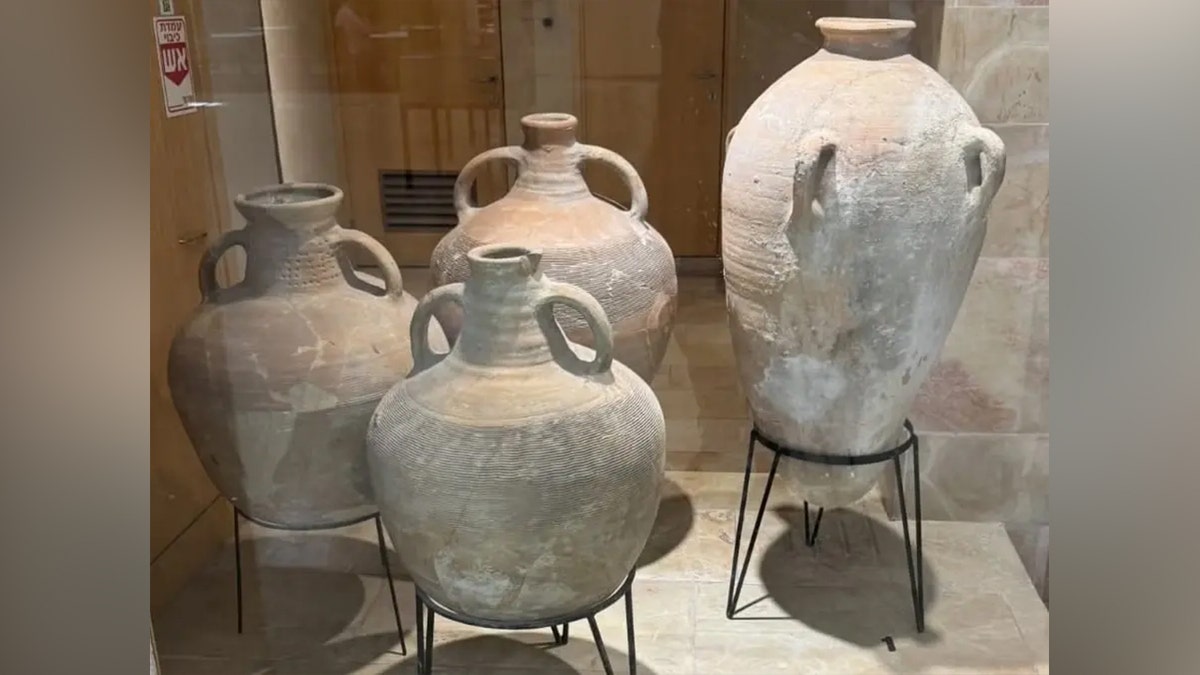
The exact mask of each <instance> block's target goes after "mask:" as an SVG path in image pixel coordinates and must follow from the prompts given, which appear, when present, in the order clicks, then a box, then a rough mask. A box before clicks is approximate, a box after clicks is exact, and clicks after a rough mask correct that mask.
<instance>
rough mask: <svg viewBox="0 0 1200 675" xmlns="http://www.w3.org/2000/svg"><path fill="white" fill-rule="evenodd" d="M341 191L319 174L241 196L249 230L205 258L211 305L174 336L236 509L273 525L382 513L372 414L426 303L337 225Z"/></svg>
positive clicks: (199, 435) (197, 423)
mask: <svg viewBox="0 0 1200 675" xmlns="http://www.w3.org/2000/svg"><path fill="white" fill-rule="evenodd" d="M341 201H342V192H341V190H339V189H337V188H336V187H333V186H329V185H310V184H289V185H279V186H275V187H271V188H267V189H264V190H260V191H257V192H254V193H252V194H247V195H241V196H239V197H237V199H236V202H235V203H236V206H237V209H238V211H239V212H240V213H241V214H242V215H243V216H244V217H245V218H246V221H247V224H246V227H245V228H243V229H239V230H233V231H231V232H228V233H226V234H225V236H223V237H222V238H221V239H220V241H218V242H216V243H215V245H213V246H212V248H210V249H209V251H208V253H207V254H206V255H205V257H204V259H203V260H202V262H201V266H200V290H201V293H202V295H203V303H202V304H201V305H200V307H199V308H198V309H197V310H196V311H195V313H194V314H193V316H192V317H191V319H190V320H189V321H188V322H187V323H186V324H185V325H184V326H183V327H182V329H181V330H180V331H179V333H178V334H177V335H176V336H175V340H174V342H173V343H172V345H171V351H170V357H169V359H170V360H169V363H168V378H169V381H170V386H171V395H172V397H173V398H174V402H175V407H176V409H177V410H178V411H179V415H180V417H181V418H182V420H183V426H184V429H185V430H186V431H187V434H188V436H189V437H190V438H191V441H192V444H193V446H194V447H195V449H196V452H197V453H198V454H199V456H200V460H201V463H202V464H203V466H204V468H205V470H206V471H207V472H208V475H209V477H210V478H211V479H212V481H213V483H214V484H215V485H216V486H217V488H218V489H219V490H220V491H221V492H222V493H223V494H224V495H225V496H226V497H228V499H229V500H230V501H231V502H232V503H233V504H234V506H236V507H237V508H239V509H240V510H241V511H242V512H243V513H245V514H246V515H247V516H249V517H250V518H253V519H255V520H257V521H259V522H262V523H266V524H269V525H276V526H281V527H291V528H311V527H325V526H331V525H336V524H339V523H345V522H348V521H353V520H356V519H358V518H362V517H365V516H369V515H371V514H373V513H375V512H376V507H375V506H374V500H373V496H372V494H371V489H370V479H369V478H368V476H367V463H366V450H365V439H366V433H367V423H368V421H369V420H370V417H371V413H372V412H373V411H374V410H375V406H376V405H377V404H378V403H379V399H380V398H382V397H383V395H384V393H386V392H387V390H388V389H389V388H390V387H391V386H392V385H394V384H395V383H396V382H398V381H399V380H401V379H402V378H403V377H404V376H405V375H406V374H407V373H408V371H409V370H410V369H411V368H412V355H411V354H412V353H411V350H410V347H409V324H410V321H411V319H412V314H413V311H414V310H415V309H416V305H417V302H416V300H415V299H414V298H413V297H412V296H411V295H408V294H407V293H405V292H404V290H403V286H402V284H401V279H400V271H399V269H398V268H397V267H396V263H395V261H394V260H393V259H392V257H391V255H389V254H388V252H387V250H386V249H384V247H383V245H381V244H380V243H379V242H377V241H375V240H374V239H372V238H371V237H369V236H368V235H366V234H364V233H362V232H359V231H357V230H347V229H343V228H341V227H340V226H338V224H337V223H336V222H334V213H335V212H336V211H337V209H338V205H339V204H340V203H341ZM345 245H354V246H358V247H361V248H363V249H366V251H367V252H368V253H370V254H371V255H372V256H373V257H374V258H375V259H376V260H377V261H378V263H379V266H380V268H381V270H382V274H383V281H384V284H385V288H379V287H378V286H376V285H374V284H371V283H369V282H367V281H366V279H364V278H362V277H359V276H358V275H357V274H356V273H355V271H354V270H353V269H352V268H351V266H350V264H349V262H348V261H347V258H346V256H345V255H344V254H343V252H342V250H341V249H342V247H343V246H345ZM233 246H241V247H242V248H243V249H244V250H245V252H246V272H245V277H244V279H243V280H242V281H241V282H239V283H237V284H235V285H233V286H230V287H228V288H221V287H218V285H217V281H216V264H217V261H218V259H219V258H220V257H221V255H222V254H223V253H224V252H225V251H226V250H227V249H229V248H230V247H233ZM433 332H434V338H433V339H434V340H435V341H441V342H443V343H444V337H441V335H440V333H439V331H437V329H436V327H434V328H433Z"/></svg>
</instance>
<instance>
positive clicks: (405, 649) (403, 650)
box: [375, 513, 408, 656]
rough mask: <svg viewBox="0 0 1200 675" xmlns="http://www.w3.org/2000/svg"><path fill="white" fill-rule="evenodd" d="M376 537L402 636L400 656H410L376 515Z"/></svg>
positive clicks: (380, 528)
mask: <svg viewBox="0 0 1200 675" xmlns="http://www.w3.org/2000/svg"><path fill="white" fill-rule="evenodd" d="M375 536H376V537H377V538H378V539H379V560H380V562H382V563H383V571H384V572H385V573H386V574H387V580H388V591H389V592H390V593H391V594H392V614H393V615H395V617H396V633H398V634H399V635H400V655H401V656H408V645H407V644H405V642H404V622H403V621H401V620H400V603H398V602H396V582H395V581H393V580H392V566H391V564H390V563H388V556H387V544H386V543H384V540H383V518H382V517H380V515H379V514H378V513H377V514H375Z"/></svg>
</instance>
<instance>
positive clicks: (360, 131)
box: [329, 0, 508, 266]
mask: <svg viewBox="0 0 1200 675" xmlns="http://www.w3.org/2000/svg"><path fill="white" fill-rule="evenodd" d="M329 12H330V22H331V24H332V26H333V35H334V38H333V53H334V63H335V87H336V90H337V99H338V108H339V114H340V118H341V132H342V135H343V142H342V145H343V148H344V155H345V163H346V175H347V180H346V182H347V185H346V189H347V193H349V194H351V195H352V199H353V204H352V216H351V224H352V225H353V226H355V227H357V228H358V229H361V230H363V231H365V232H367V233H368V234H371V235H372V236H374V237H376V238H378V239H380V240H381V241H383V242H384V244H385V245H386V246H387V247H388V249H389V250H390V251H391V252H392V255H393V256H395V258H396V259H397V261H398V262H399V263H400V264H401V265H422V266H423V265H427V264H428V263H429V255H430V253H431V252H432V250H433V247H434V246H435V245H436V244H437V242H438V241H439V240H440V239H441V237H442V236H443V235H444V234H445V230H441V229H429V230H409V231H395V230H387V231H385V230H384V225H383V220H382V211H381V208H380V193H379V173H380V171H385V170H418V171H445V172H450V173H456V172H457V171H458V170H459V169H461V168H462V166H463V165H464V164H466V162H467V161H468V160H470V158H471V157H473V156H474V155H476V154H478V153H480V152H482V151H484V150H486V149H488V148H491V147H495V146H497V145H503V144H504V142H505V141H504V137H505V131H504V96H503V92H504V88H503V72H502V67H501V61H500V24H499V20H500V17H499V11H498V5H497V0H406V1H405V2H388V1H386V0H331V2H330V3H329ZM507 187H508V174H507V170H506V169H505V167H504V166H503V165H499V164H497V165H494V166H492V167H490V168H489V170H488V171H486V172H484V173H483V174H482V175H481V178H480V183H479V187H478V192H479V196H480V199H481V200H483V201H490V200H492V199H495V198H496V197H498V196H499V195H501V194H503V192H504V191H505V190H506V189H507Z"/></svg>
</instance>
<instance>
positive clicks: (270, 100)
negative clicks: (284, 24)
mask: <svg viewBox="0 0 1200 675" xmlns="http://www.w3.org/2000/svg"><path fill="white" fill-rule="evenodd" d="M258 30H259V32H260V33H261V34H262V51H263V65H265V66H266V71H265V72H266V76H267V105H268V106H270V108H271V135H272V136H273V139H272V140H273V142H272V143H271V147H273V148H274V149H275V180H276V182H279V183H282V182H283V158H282V157H281V156H280V154H279V121H278V119H277V118H276V117H275V115H276V112H275V91H274V89H272V87H271V55H270V53H268V52H267V18H266V16H265V15H264V14H263V7H262V0H259V2H258Z"/></svg>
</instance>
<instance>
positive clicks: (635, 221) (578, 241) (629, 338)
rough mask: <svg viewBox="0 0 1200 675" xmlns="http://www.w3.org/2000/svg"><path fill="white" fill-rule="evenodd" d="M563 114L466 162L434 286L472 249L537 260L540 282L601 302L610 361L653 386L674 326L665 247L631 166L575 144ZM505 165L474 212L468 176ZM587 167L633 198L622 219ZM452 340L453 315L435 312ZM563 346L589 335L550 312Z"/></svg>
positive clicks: (547, 116)
mask: <svg viewBox="0 0 1200 675" xmlns="http://www.w3.org/2000/svg"><path fill="white" fill-rule="evenodd" d="M576 126H577V121H576V119H575V118H574V117H572V116H571V115H564V114H557V113H544V114H536V115H527V116H526V117H524V118H522V119H521V128H522V129H523V130H524V132H525V140H524V143H523V144H522V145H521V146H510V147H503V148H493V149H491V150H488V151H486V152H484V153H482V154H480V155H478V156H477V157H475V158H474V159H472V160H471V161H470V162H468V163H467V165H466V166H465V167H463V170H462V172H461V173H460V174H459V177H458V182H457V183H456V184H455V186H454V203H455V206H456V208H457V210H458V227H456V228H454V229H453V230H451V231H450V232H449V233H448V234H447V235H446V236H445V237H444V238H443V239H442V240H441V242H439V243H438V245H437V247H436V248H435V249H434V251H433V258H432V261H431V264H430V267H431V272H432V277H433V282H434V285H435V286H440V285H444V284H448V283H454V282H461V281H464V280H466V278H467V276H468V274H469V273H470V270H469V265H468V262H467V252H468V251H470V250H471V249H473V248H475V247H476V246H481V245H486V244H499V243H511V244H518V245H521V246H529V247H532V248H536V249H538V250H540V251H541V252H542V254H543V257H542V266H543V270H544V272H545V273H546V275H547V276H549V277H550V278H552V279H556V280H558V281H561V282H563V283H570V284H574V285H576V286H579V287H580V288H582V289H583V290H584V291H586V292H587V293H588V294H589V295H591V296H592V297H594V298H595V299H596V300H598V301H599V302H600V306H601V307H603V308H604V311H605V313H606V314H607V316H608V319H609V321H610V322H612V327H613V353H614V356H615V358H616V359H617V360H618V361H620V362H621V363H623V364H625V365H626V366H629V367H630V368H631V369H632V370H633V371H634V372H635V373H637V374H638V375H640V376H641V377H642V379H644V380H646V381H647V382H649V381H650V380H652V379H653V378H654V373H655V372H656V371H657V370H658V366H659V364H660V363H661V362H662V359H663V355H664V354H665V353H666V349H667V342H668V341H669V340H670V337H671V328H672V325H673V322H674V319H675V302H676V294H677V290H678V289H677V282H676V277H675V259H674V256H673V255H672V254H671V249H670V248H669V247H668V246H667V242H666V240H664V239H663V238H662V235H660V234H659V233H658V232H657V231H656V230H655V229H654V228H652V227H650V225H649V224H647V223H646V208H647V201H646V187H645V185H643V184H642V179H641V178H640V177H639V176H638V173H637V171H636V170H635V169H634V168H633V166H632V165H631V164H630V163H629V162H627V161H625V159H624V158H622V157H621V156H620V155H618V154H617V153H615V152H613V151H611V150H607V149H605V148H601V147H597V146H594V145H585V144H583V143H577V142H576V141H575V128H576ZM493 160H505V161H508V162H511V163H512V164H513V165H515V167H516V172H517V179H516V182H515V183H514V184H513V187H512V189H511V190H510V191H509V192H508V194H506V195H505V196H504V197H502V198H501V199H499V200H497V201H495V202H492V203H491V204H488V205H487V206H484V207H482V208H478V207H476V206H474V205H472V204H471V198H470V193H471V188H472V186H473V184H474V182H475V176H476V174H477V173H478V172H479V170H480V169H481V168H482V167H483V166H484V165H485V164H487V163H488V162H491V161H493ZM589 160H595V161H598V162H602V163H604V164H608V165H610V166H611V167H612V168H614V169H616V170H617V171H618V172H619V173H620V174H621V175H622V176H623V177H624V178H625V181H626V183H627V184H628V185H629V190H630V193H631V195H632V199H631V206H630V209H629V210H628V211H622V210H620V209H618V208H617V207H615V206H613V205H612V204H611V203H609V202H607V201H604V200H602V199H599V198H597V197H596V196H595V195H593V194H592V192H591V191H590V190H589V189H588V186H587V183H586V182H585V181H584V179H583V174H582V173H581V171H580V169H581V165H582V164H583V163H584V162H586V161H589ZM438 318H439V319H440V320H441V323H442V325H443V326H444V327H445V329H446V334H447V336H448V337H450V339H451V340H453V339H454V338H455V336H456V335H457V334H458V330H459V326H460V323H461V314H460V313H459V312H458V311H457V309H456V308H453V307H448V308H443V309H442V310H439V312H438ZM555 318H557V319H558V322H559V324H560V325H561V326H562V328H563V330H564V331H566V334H567V337H568V339H570V340H572V341H573V342H577V343H579V344H583V345H587V346H592V342H591V339H592V334H591V332H590V331H589V329H588V326H587V324H586V323H584V321H583V319H581V318H580V317H579V316H578V315H575V314H573V313H571V312H568V311H563V310H556V312H555Z"/></svg>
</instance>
